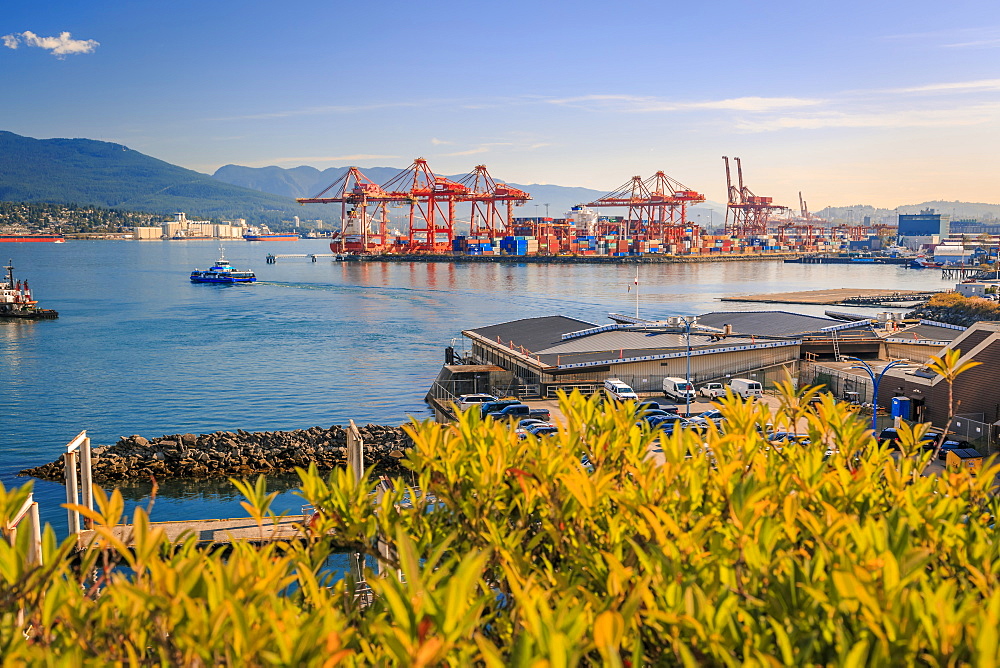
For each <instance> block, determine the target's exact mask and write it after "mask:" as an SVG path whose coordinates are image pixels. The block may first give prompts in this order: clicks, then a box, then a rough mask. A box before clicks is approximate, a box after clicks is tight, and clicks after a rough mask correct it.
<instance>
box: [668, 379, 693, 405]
mask: <svg viewBox="0 0 1000 668" xmlns="http://www.w3.org/2000/svg"><path fill="white" fill-rule="evenodd" d="M663 394H664V396H666V397H667V399H672V400H674V401H693V400H694V397H695V393H694V386H693V385H692V384H691V383H689V382H687V381H686V380H684V379H683V378H674V377H669V378H664V379H663Z"/></svg>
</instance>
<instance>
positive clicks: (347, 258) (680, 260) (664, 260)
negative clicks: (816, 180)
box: [342, 253, 807, 264]
mask: <svg viewBox="0 0 1000 668" xmlns="http://www.w3.org/2000/svg"><path fill="white" fill-rule="evenodd" d="M804 255H807V253H747V254H743V253H727V254H725V255H721V254H718V255H663V256H657V255H631V256H610V255H420V254H413V255H396V254H384V255H343V256H342V257H343V259H342V261H344V262H454V263H480V264H490V263H503V264H692V263H698V262H753V261H774V260H788V259H793V258H798V257H803V256H804Z"/></svg>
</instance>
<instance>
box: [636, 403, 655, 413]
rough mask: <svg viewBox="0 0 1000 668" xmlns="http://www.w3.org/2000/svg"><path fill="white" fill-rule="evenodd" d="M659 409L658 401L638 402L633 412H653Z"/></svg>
mask: <svg viewBox="0 0 1000 668" xmlns="http://www.w3.org/2000/svg"><path fill="white" fill-rule="evenodd" d="M659 409H660V403H659V402H658V401H640V402H639V403H637V404H636V405H635V412H636V413H640V412H642V411H648V410H651V411H655V410H659Z"/></svg>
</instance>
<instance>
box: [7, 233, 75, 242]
mask: <svg viewBox="0 0 1000 668" xmlns="http://www.w3.org/2000/svg"><path fill="white" fill-rule="evenodd" d="M5 241H15V242H16V241H35V242H39V241H40V242H49V243H56V244H61V243H64V242H65V241H66V237H64V236H63V235H61V234H49V233H46V232H36V233H32V232H13V233H9V232H0V243H3V242H5Z"/></svg>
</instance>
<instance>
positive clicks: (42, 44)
mask: <svg viewBox="0 0 1000 668" xmlns="http://www.w3.org/2000/svg"><path fill="white" fill-rule="evenodd" d="M3 44H4V46H6V47H7V48H8V49H16V48H17V47H18V46H20V45H21V44H24V45H25V46H35V47H38V48H40V49H45V50H47V51H50V52H51V53H52V55H54V56H56V57H57V58H65V57H66V56H69V55H74V54H79V53H93V52H94V50H95V49H97V47H98V46H100V45H101V43H100V42H98V41H97V40H93V39H73V37H72V35H70V34H69V33H68V32H61V33H59V36H58V37H40V36H39V35H36V34H35V33H33V32H31V31H30V30H25V31H24V32H22V33H11V34H9V35H4V36H3Z"/></svg>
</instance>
